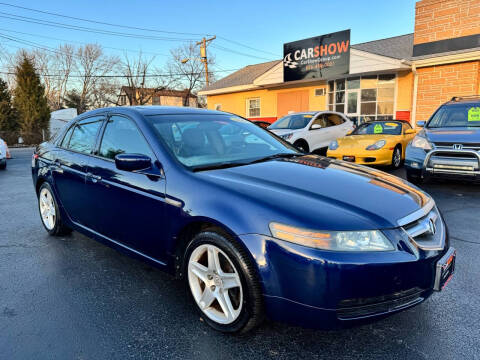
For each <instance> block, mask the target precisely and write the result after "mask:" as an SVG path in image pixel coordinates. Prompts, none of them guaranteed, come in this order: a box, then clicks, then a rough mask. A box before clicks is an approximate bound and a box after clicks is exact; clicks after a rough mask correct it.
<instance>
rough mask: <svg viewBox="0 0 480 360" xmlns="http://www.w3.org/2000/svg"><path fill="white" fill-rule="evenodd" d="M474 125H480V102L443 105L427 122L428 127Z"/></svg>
mask: <svg viewBox="0 0 480 360" xmlns="http://www.w3.org/2000/svg"><path fill="white" fill-rule="evenodd" d="M473 126H475V127H476V126H480V104H477V105H473V104H455V105H448V106H442V107H441V108H440V109H438V111H437V112H436V113H435V114H434V115H433V117H432V118H431V119H430V121H429V122H428V124H427V128H440V127H473Z"/></svg>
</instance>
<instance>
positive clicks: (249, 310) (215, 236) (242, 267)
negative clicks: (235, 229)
mask: <svg viewBox="0 0 480 360" xmlns="http://www.w3.org/2000/svg"><path fill="white" fill-rule="evenodd" d="M204 244H210V245H214V246H216V247H218V248H220V249H221V250H222V251H223V252H224V253H225V254H227V255H228V257H229V259H230V261H231V262H232V263H233V265H234V266H235V268H236V270H237V272H238V274H239V277H240V281H241V284H242V294H243V299H242V300H243V304H242V311H241V312H240V315H239V316H238V318H237V319H236V320H235V321H234V322H233V323H231V324H219V323H217V322H215V321H213V320H211V319H210V318H209V317H208V316H207V315H205V314H204V313H203V311H202V310H201V309H200V307H199V306H198V305H197V302H196V301H195V299H194V297H193V294H192V291H191V289H190V283H189V277H188V262H189V260H190V256H191V254H192V252H193V250H195V249H196V248H197V247H198V246H200V245H204ZM239 246H240V245H238V244H235V245H233V243H232V239H229V238H228V239H227V237H226V236H224V235H223V234H220V233H218V232H215V231H204V232H201V233H199V234H198V235H196V236H195V237H194V238H193V240H192V241H191V242H190V243H189V244H188V246H187V249H186V251H185V258H184V274H185V283H186V288H187V291H188V293H189V294H190V298H191V299H192V302H193V303H194V304H195V307H196V309H197V311H198V312H199V313H200V315H201V317H202V319H203V320H204V321H205V322H206V323H208V324H209V325H210V326H211V327H212V328H214V329H215V330H218V331H221V332H225V333H240V332H242V331H243V330H244V329H245V328H246V327H247V325H248V323H249V321H250V319H251V317H252V316H253V314H254V309H253V307H254V299H253V297H254V296H255V294H254V291H253V282H254V281H257V279H255V278H250V277H249V275H248V273H249V271H248V264H246V263H245V261H244V259H245V255H244V254H243V255H242V253H241V251H239V248H238V247H239Z"/></svg>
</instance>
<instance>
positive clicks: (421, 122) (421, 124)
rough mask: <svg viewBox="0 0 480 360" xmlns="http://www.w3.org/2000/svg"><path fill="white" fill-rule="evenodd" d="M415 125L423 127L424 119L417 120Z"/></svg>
mask: <svg viewBox="0 0 480 360" xmlns="http://www.w3.org/2000/svg"><path fill="white" fill-rule="evenodd" d="M417 126H418V127H424V126H425V121H417Z"/></svg>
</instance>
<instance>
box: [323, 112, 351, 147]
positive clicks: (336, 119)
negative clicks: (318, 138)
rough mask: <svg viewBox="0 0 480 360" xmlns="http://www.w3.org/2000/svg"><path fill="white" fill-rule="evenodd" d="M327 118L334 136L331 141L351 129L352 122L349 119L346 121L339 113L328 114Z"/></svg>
mask: <svg viewBox="0 0 480 360" xmlns="http://www.w3.org/2000/svg"><path fill="white" fill-rule="evenodd" d="M327 120H328V122H329V123H330V124H331V127H332V136H334V137H335V138H334V139H332V140H331V141H333V140H336V139H338V138H341V137H344V136H345V135H346V134H347V133H348V132H349V131H351V130H352V123H351V122H350V121H346V120H345V119H344V118H343V117H342V116H341V115H339V114H335V113H332V114H328V115H327Z"/></svg>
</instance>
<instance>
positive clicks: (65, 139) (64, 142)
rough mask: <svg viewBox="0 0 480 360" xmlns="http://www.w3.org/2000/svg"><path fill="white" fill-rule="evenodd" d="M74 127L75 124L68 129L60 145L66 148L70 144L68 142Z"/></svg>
mask: <svg viewBox="0 0 480 360" xmlns="http://www.w3.org/2000/svg"><path fill="white" fill-rule="evenodd" d="M73 129H75V126H72V127H70V129H68V131H67V132H66V133H65V136H64V137H63V139H62V142H61V143H60V147H63V148H66V147H67V146H68V142H69V141H70V137H71V136H72V133H73Z"/></svg>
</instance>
